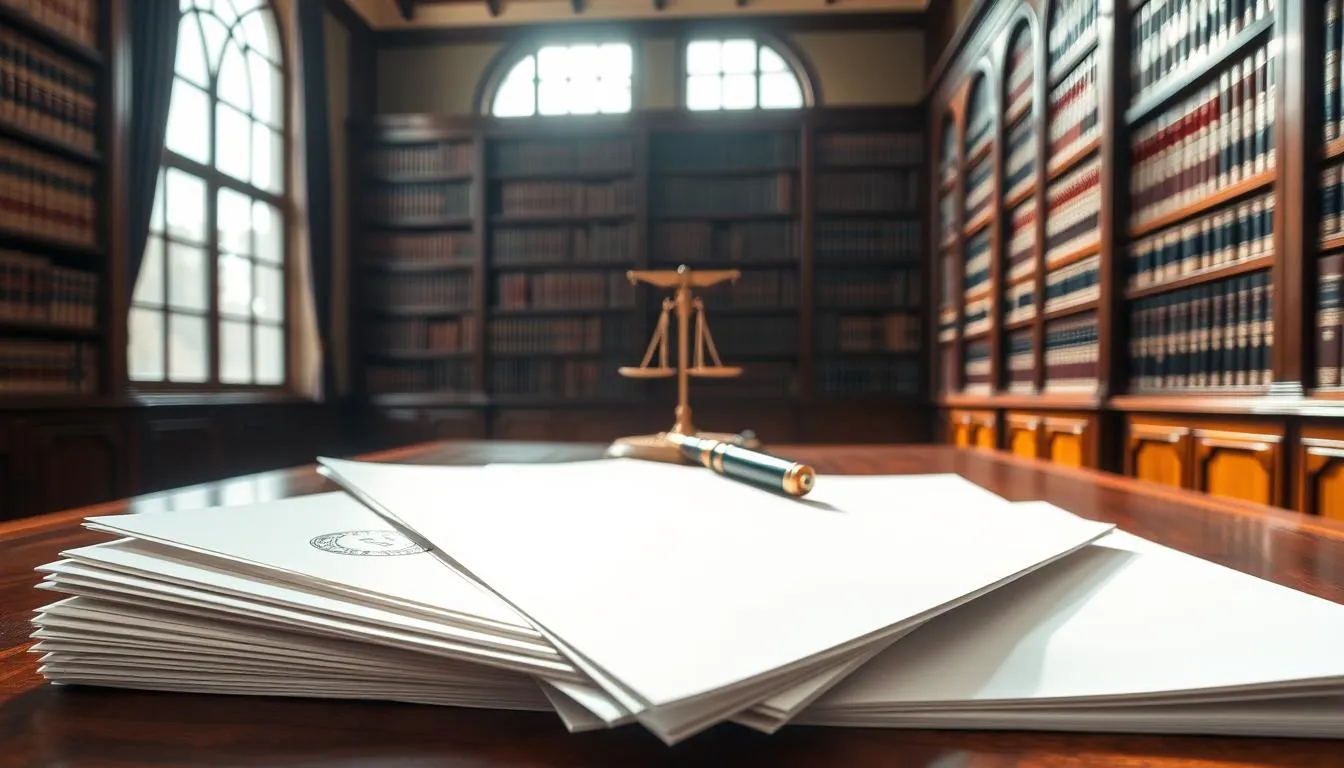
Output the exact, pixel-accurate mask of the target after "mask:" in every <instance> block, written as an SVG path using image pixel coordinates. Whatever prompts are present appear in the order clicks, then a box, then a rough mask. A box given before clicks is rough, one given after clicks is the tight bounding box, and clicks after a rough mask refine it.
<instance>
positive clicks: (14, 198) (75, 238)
mask: <svg viewBox="0 0 1344 768" xmlns="http://www.w3.org/2000/svg"><path fill="white" fill-rule="evenodd" d="M96 181H97V179H96V177H95V176H94V173H93V171H92V170H90V169H89V168H87V167H84V166H81V165H79V164H77V163H70V162H66V161H64V160H58V159H56V158H54V157H51V156H50V155H48V154H46V153H44V152H39V151H37V150H35V149H30V148H28V147H25V146H23V145H21V144H15V143H13V142H9V141H3V140H0V229H3V230H6V231H9V232H16V233H19V234H25V235H33V236H36V237H43V238H50V239H53V240H61V241H64V242H71V243H79V244H84V245H92V244H93V243H94V242H95V241H96V240H97V232H96V224H97V212H98V211H97V208H98V206H97V202H96V199H95V197H94V189H95V186H96Z"/></svg>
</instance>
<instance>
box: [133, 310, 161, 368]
mask: <svg viewBox="0 0 1344 768" xmlns="http://www.w3.org/2000/svg"><path fill="white" fill-rule="evenodd" d="M129 323H130V327H129V328H128V329H127V330H128V333H129V336H130V338H129V339H128V342H129V343H128V344H127V346H128V347H129V348H130V349H129V350H127V355H126V357H127V360H126V368H127V373H128V374H129V375H130V377H131V378H132V379H135V380H136V381H163V374H164V368H163V313H162V312H159V311H157V310H153V309H140V308H138V307H132V308H131V316H130V319H129Z"/></svg>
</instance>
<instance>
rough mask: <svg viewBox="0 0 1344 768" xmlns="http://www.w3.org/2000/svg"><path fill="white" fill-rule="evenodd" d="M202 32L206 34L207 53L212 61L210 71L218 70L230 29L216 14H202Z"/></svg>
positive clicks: (207, 56)
mask: <svg viewBox="0 0 1344 768" xmlns="http://www.w3.org/2000/svg"><path fill="white" fill-rule="evenodd" d="M201 32H203V33H204V34H205V55H206V59H207V60H208V61H209V62H210V71H212V72H218V71H219V57H220V55H221V54H223V53H224V43H225V42H227V41H228V39H229V30H228V28H227V27H225V26H224V25H223V24H222V23H220V21H219V19H216V18H215V17H214V16H211V15H210V14H202V15H201Z"/></svg>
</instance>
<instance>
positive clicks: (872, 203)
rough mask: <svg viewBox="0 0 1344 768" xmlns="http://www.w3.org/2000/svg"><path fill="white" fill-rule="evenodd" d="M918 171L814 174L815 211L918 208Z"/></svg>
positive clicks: (911, 209)
mask: <svg viewBox="0 0 1344 768" xmlns="http://www.w3.org/2000/svg"><path fill="white" fill-rule="evenodd" d="M919 186H920V185H919V171H917V170H909V171H906V170H888V171H866V172H865V171H854V172H847V173H835V172H831V173H819V174H817V208H818V212H819V213H835V212H844V211H892V212H895V211H908V212H915V211H918V210H919V199H920V188H919Z"/></svg>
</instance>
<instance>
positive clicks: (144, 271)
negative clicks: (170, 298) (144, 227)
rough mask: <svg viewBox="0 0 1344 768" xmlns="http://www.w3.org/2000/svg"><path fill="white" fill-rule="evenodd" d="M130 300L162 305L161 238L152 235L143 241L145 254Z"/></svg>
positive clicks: (138, 302)
mask: <svg viewBox="0 0 1344 768" xmlns="http://www.w3.org/2000/svg"><path fill="white" fill-rule="evenodd" d="M132 301H135V302H136V303H137V304H154V305H157V306H163V240H160V239H159V238H157V237H154V236H152V235H151V236H150V238H149V240H147V241H146V242H145V256H144V260H143V261H141V262H140V274H139V275H138V276H137V277H136V278H135V295H134V296H133V297H132Z"/></svg>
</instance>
